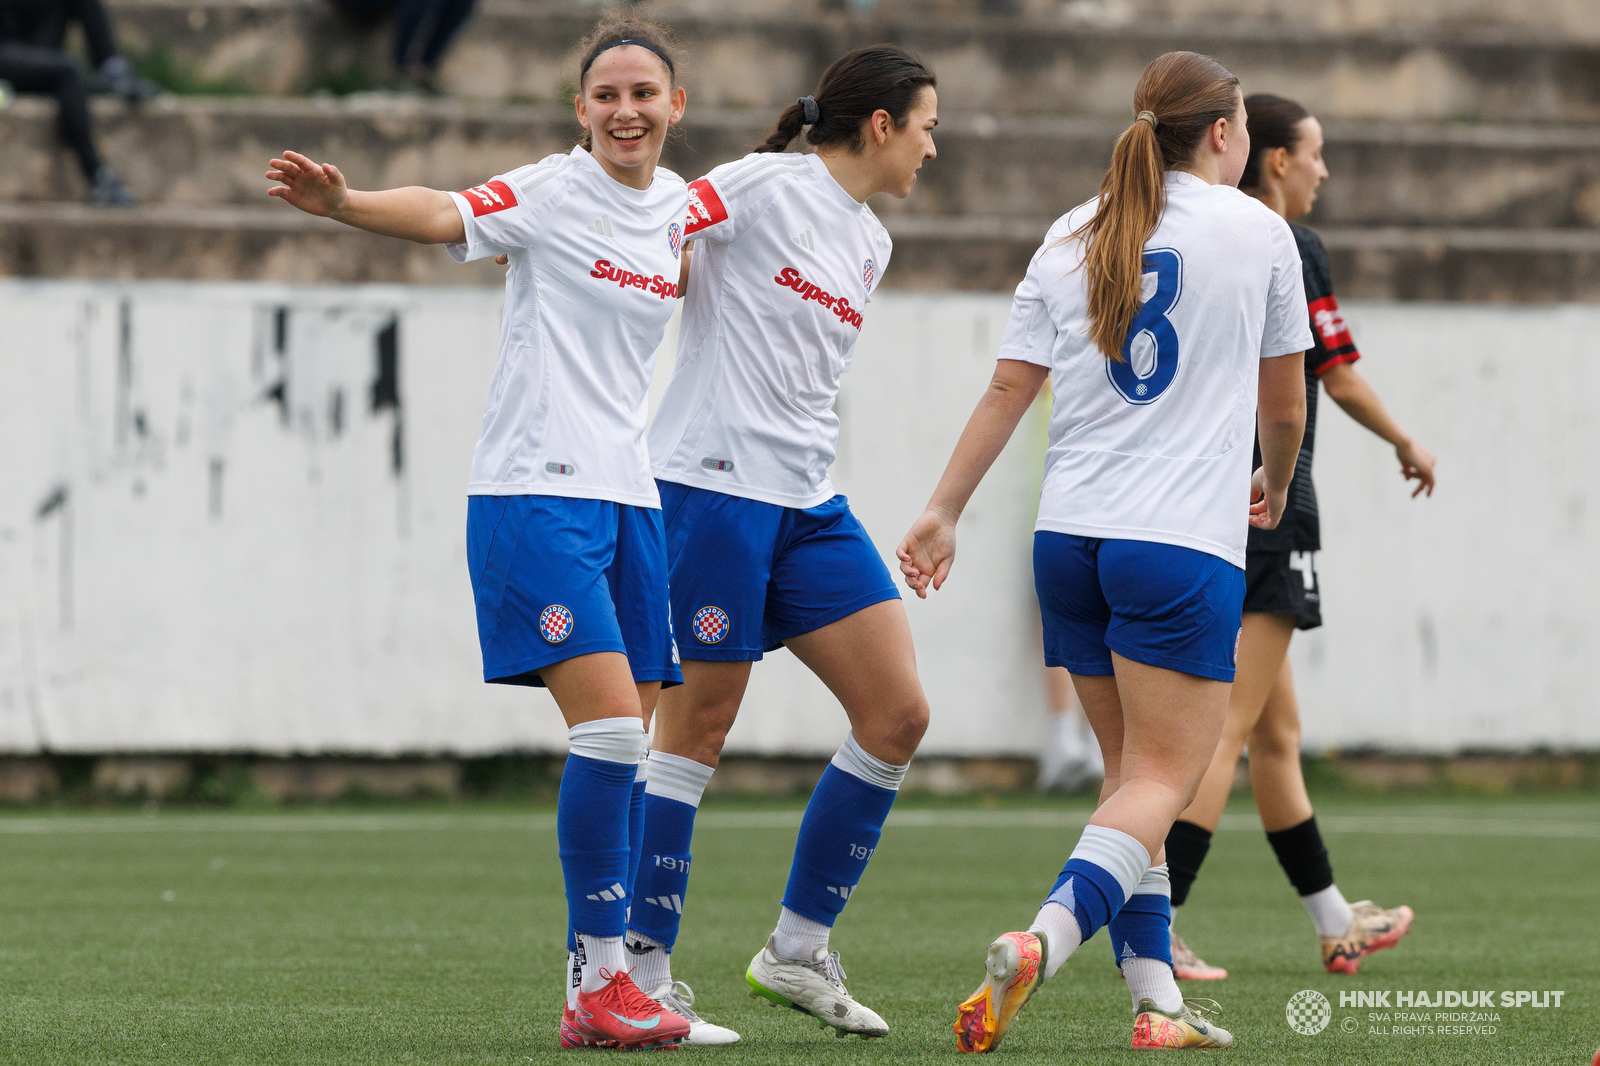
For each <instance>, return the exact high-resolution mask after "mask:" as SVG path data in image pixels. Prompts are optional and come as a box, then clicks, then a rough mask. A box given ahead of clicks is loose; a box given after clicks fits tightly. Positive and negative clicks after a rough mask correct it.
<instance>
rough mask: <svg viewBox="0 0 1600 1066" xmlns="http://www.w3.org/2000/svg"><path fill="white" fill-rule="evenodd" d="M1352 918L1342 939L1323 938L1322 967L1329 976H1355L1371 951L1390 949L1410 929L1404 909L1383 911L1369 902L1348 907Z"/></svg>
mask: <svg viewBox="0 0 1600 1066" xmlns="http://www.w3.org/2000/svg"><path fill="white" fill-rule="evenodd" d="M1350 910H1351V911H1352V912H1353V913H1354V915H1355V917H1354V918H1353V919H1352V920H1351V922H1350V928H1349V929H1348V930H1346V931H1345V933H1344V935H1343V936H1325V937H1323V938H1322V965H1323V967H1324V968H1326V969H1327V971H1328V972H1329V973H1355V972H1356V971H1357V970H1359V969H1360V968H1361V960H1362V959H1364V958H1366V957H1367V956H1368V955H1371V954H1372V953H1373V952H1374V951H1382V950H1383V949H1384V948H1392V947H1394V946H1395V945H1396V944H1398V943H1400V938H1401V937H1403V936H1405V935H1406V932H1407V931H1408V930H1409V929H1410V928H1411V919H1412V917H1413V915H1412V912H1411V908H1410V907H1407V906H1404V905H1402V906H1399V907H1395V908H1394V909H1393V910H1384V909H1383V908H1382V907H1380V906H1378V905H1377V904H1376V903H1373V902H1372V901H1371V900H1370V899H1364V900H1361V901H1360V902H1358V903H1352V904H1350Z"/></svg>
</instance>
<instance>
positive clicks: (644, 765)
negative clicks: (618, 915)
mask: <svg viewBox="0 0 1600 1066" xmlns="http://www.w3.org/2000/svg"><path fill="white" fill-rule="evenodd" d="M643 744H644V751H642V752H640V753H639V772H638V773H636V774H635V775H634V777H633V791H632V792H630V793H629V794H628V879H627V880H626V881H624V882H623V884H625V885H627V886H628V910H627V912H626V913H625V914H624V918H623V920H624V921H626V920H627V916H628V915H631V914H632V913H633V881H634V878H636V877H638V876H639V856H640V855H641V854H642V853H643V852H644V786H645V782H646V781H648V780H649V779H650V735H649V734H648V733H646V734H645V737H644V741H643Z"/></svg>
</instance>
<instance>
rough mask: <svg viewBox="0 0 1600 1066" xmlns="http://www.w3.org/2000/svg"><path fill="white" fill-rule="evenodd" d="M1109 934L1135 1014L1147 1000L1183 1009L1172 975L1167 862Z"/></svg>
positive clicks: (1138, 890) (1153, 870)
mask: <svg viewBox="0 0 1600 1066" xmlns="http://www.w3.org/2000/svg"><path fill="white" fill-rule="evenodd" d="M1107 931H1108V932H1109V933H1110V934H1111V948H1112V951H1113V953H1114V954H1115V955H1116V958H1117V966H1118V967H1119V968H1120V969H1121V970H1122V976H1123V977H1125V978H1126V979H1127V981H1128V994H1129V995H1130V996H1132V997H1133V1008H1134V1010H1138V1009H1139V1004H1140V1003H1142V1002H1143V1001H1145V1000H1149V1001H1150V1002H1152V1003H1154V1004H1155V1005H1156V1006H1157V1007H1159V1008H1160V1009H1162V1010H1165V1011H1175V1010H1177V1009H1178V1008H1179V1007H1181V1006H1183V994H1182V993H1181V992H1179V991H1178V982H1177V981H1175V980H1173V975H1172V882H1171V880H1170V879H1169V878H1168V876H1167V864H1166V863H1162V864H1161V865H1160V866H1152V867H1150V869H1148V870H1146V871H1145V872H1144V876H1143V877H1141V878H1140V879H1139V883H1138V884H1137V885H1135V886H1134V889H1133V894H1132V895H1131V896H1129V897H1128V902H1127V903H1125V904H1123V906H1122V910H1120V911H1118V912H1117V914H1116V916H1115V917H1114V918H1112V919H1111V924H1110V927H1109V928H1108V930H1107Z"/></svg>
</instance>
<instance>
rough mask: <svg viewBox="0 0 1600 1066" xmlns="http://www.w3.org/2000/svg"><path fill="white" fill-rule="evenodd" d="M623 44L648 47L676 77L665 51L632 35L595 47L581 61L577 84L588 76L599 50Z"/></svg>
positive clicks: (676, 74) (675, 71)
mask: <svg viewBox="0 0 1600 1066" xmlns="http://www.w3.org/2000/svg"><path fill="white" fill-rule="evenodd" d="M624 44H636V45H638V46H639V47H640V48H648V49H650V51H652V52H654V53H655V54H656V55H658V56H660V57H661V62H663V63H665V64H666V65H667V70H668V71H669V72H670V73H671V74H672V76H673V77H674V78H676V77H677V76H678V68H677V67H675V66H673V65H672V57H671V56H669V55H667V53H665V52H663V51H662V50H661V49H660V48H657V47H656V46H655V45H653V44H651V43H650V42H649V41H640V40H636V39H634V38H632V37H619V38H617V39H616V40H615V41H607V42H606V43H605V44H603V45H601V46H600V47H599V48H596V49H595V50H594V54H593V55H591V56H590V57H589V58H588V59H585V60H584V61H583V69H582V70H580V71H579V72H578V84H579V85H582V84H583V79H584V78H587V77H588V76H589V68H590V67H592V66H594V61H595V60H596V59H599V58H600V53H601V52H604V51H605V50H606V49H608V48H616V47H619V46H620V45H624Z"/></svg>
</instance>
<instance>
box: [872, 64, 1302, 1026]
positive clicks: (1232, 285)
mask: <svg viewBox="0 0 1600 1066" xmlns="http://www.w3.org/2000/svg"><path fill="white" fill-rule="evenodd" d="M1133 110H1134V113H1135V115H1136V117H1135V119H1134V121H1133V124H1132V125H1131V126H1129V127H1128V129H1127V131H1126V132H1124V133H1123V134H1122V136H1121V137H1120V138H1119V139H1118V140H1117V145H1116V148H1115V150H1114V152H1113V154H1112V162H1111V169H1110V171H1109V172H1108V173H1107V174H1106V177H1105V180H1104V181H1103V182H1102V183H1101V186H1100V195H1099V196H1098V197H1096V198H1095V199H1094V200H1091V201H1090V202H1088V203H1086V204H1084V205H1082V206H1080V207H1078V208H1076V209H1074V210H1073V211H1071V212H1069V213H1068V214H1067V215H1066V216H1064V217H1063V218H1062V219H1061V220H1060V221H1058V222H1057V223H1056V224H1055V225H1054V226H1053V227H1051V230H1050V232H1049V234H1048V235H1047V236H1046V238H1045V241H1044V245H1043V246H1042V247H1041V248H1040V249H1039V251H1038V252H1037V253H1036V254H1035V255H1034V258H1033V262H1032V264H1031V265H1030V266H1029V268H1028V273H1027V276H1026V277H1025V278H1024V279H1023V281H1022V284H1021V285H1019V286H1018V287H1017V293H1016V298H1015V301H1014V303H1013V305H1012V314H1011V320H1010V323H1009V324H1008V326H1007V329H1006V334H1005V338H1004V340H1003V341H1002V343H1001V346H1000V352H999V362H998V365H997V368H996V371H995V374H994V379H993V381H992V382H991V383H990V386H989V389H988V390H987V392H986V393H985V395H984V396H983V398H982V399H981V400H980V401H979V403H978V406H977V410H976V411H974V412H973V415H972V418H971V420H970V421H969V422H968V423H967V427H966V429H965V431H964V432H963V433H962V435H961V439H960V441H959V442H958V443H957V445H956V449H955V454H954V455H953V456H952V457H951V459H950V463H949V465H948V466H947V467H946V469H945V472H944V476H943V478H942V479H941V480H940V482H939V485H938V487H937V488H936V489H935V490H934V493H933V497H932V499H931V500H930V501H929V503H928V509H927V510H926V511H925V512H924V513H923V515H922V517H920V518H919V519H917V521H916V523H915V524H914V525H913V526H912V528H911V530H910V532H909V533H907V534H906V537H905V540H904V541H903V542H902V544H901V547H900V552H899V555H900V560H901V564H900V567H901V571H902V572H903V573H904V574H905V577H906V581H907V583H908V584H909V585H910V586H911V587H912V588H913V589H915V590H916V591H917V593H918V595H922V596H926V595H927V593H928V591H929V589H930V588H932V589H937V588H939V587H940V586H941V585H943V583H944V581H945V580H946V578H947V577H948V575H949V572H950V567H951V563H952V562H953V560H954V557H955V530H956V522H957V520H958V519H959V518H960V516H961V512H962V511H963V509H964V508H965V507H966V505H967V501H968V500H969V499H970V498H971V496H972V493H973V490H974V489H976V488H977V486H978V483H979V481H980V480H981V479H982V477H983V475H984V473H985V472H986V471H987V470H988V468H989V467H990V465H991V464H992V463H993V462H994V460H995V458H996V457H997V456H998V455H999V454H1000V450H1001V449H1002V448H1003V447H1004V445H1005V443H1006V441H1007V440H1008V439H1009V438H1010V436H1011V434H1012V432H1013V431H1014V430H1015V429H1016V426H1017V422H1018V421H1019V420H1020V419H1021V417H1022V414H1023V412H1025V411H1026V410H1027V409H1028V407H1029V405H1030V404H1032V402H1033V399H1034V397H1035V396H1036V395H1037V394H1038V392H1039V389H1040V387H1041V386H1042V385H1043V383H1044V380H1045V376H1046V375H1047V374H1048V375H1050V377H1051V393H1052V396H1053V410H1052V412H1051V420H1050V446H1049V450H1048V452H1047V453H1046V457H1045V475H1044V486H1043V490H1042V492H1041V496H1040V504H1039V518H1038V523H1037V525H1036V526H1035V533H1034V548H1033V559H1034V579H1035V583H1036V586H1037V589H1038V593H1039V605H1040V610H1041V613H1042V615H1043V622H1044V646H1045V662H1046V664H1047V665H1050V666H1064V667H1066V668H1067V670H1068V671H1069V672H1070V673H1071V675H1072V680H1073V685H1074V686H1075V687H1076V688H1077V690H1078V695H1079V698H1080V699H1081V700H1082V701H1083V707H1084V711H1085V714H1086V715H1087V717H1088V719H1089V721H1090V723H1091V724H1092V725H1093V726H1094V730H1095V735H1096V737H1097V738H1098V740H1099V742H1100V746H1101V751H1102V754H1103V755H1104V758H1105V765H1106V781H1105V787H1104V789H1103V790H1102V792H1101V801H1100V806H1099V808H1098V809H1097V810H1096V811H1095V813H1094V815H1093V817H1092V818H1091V819H1090V821H1089V825H1088V826H1087V827H1086V828H1085V829H1084V831H1083V835H1082V836H1081V837H1080V838H1079V840H1078V844H1077V846H1076V847H1075V848H1074V849H1073V851H1072V855H1071V857H1070V858H1069V859H1068V860H1067V863H1066V866H1065V867H1064V868H1063V869H1062V871H1061V874H1060V876H1059V877H1058V878H1057V879H1056V882H1055V884H1054V885H1053V886H1052V887H1051V889H1050V891H1049V893H1048V894H1047V895H1046V897H1045V901H1044V904H1043V906H1041V907H1040V909H1039V912H1038V914H1037V916H1036V917H1035V919H1034V922H1033V924H1032V925H1031V926H1030V927H1029V928H1028V929H1027V930H1025V931H1017V932H1010V933H1006V934H1004V935H1002V936H1001V937H999V938H998V939H997V940H995V941H994V942H993V943H992V944H991V945H990V946H989V951H988V957H987V960H986V966H985V970H986V973H985V978H984V980H983V983H982V984H980V985H979V986H978V989H977V990H976V991H975V992H974V993H973V994H972V995H971V996H970V997H968V999H967V1000H966V1002H964V1003H963V1004H962V1005H961V1007H960V1010H959V1012H958V1017H957V1021H956V1024H955V1030H956V1043H957V1047H958V1048H960V1050H962V1051H967V1052H983V1051H990V1050H993V1049H994V1047H995V1046H996V1045H998V1044H999V1042H1000V1039H1001V1038H1002V1037H1003V1036H1004V1035H1005V1032H1006V1029H1007V1027H1008V1026H1010V1025H1011V1023H1012V1022H1013V1020H1014V1019H1015V1018H1016V1015H1017V1012H1018V1011H1019V1010H1021V1008H1022V1006H1023V1004H1024V1003H1025V1002H1026V1001H1027V999H1028V997H1030V996H1031V995H1033V994H1034V992H1035V991H1037V989H1038V987H1039V986H1040V985H1041V984H1042V983H1043V982H1044V981H1046V980H1047V979H1048V978H1049V977H1051V976H1052V975H1053V974H1054V973H1055V972H1056V970H1057V969H1058V968H1059V967H1060V966H1061V964H1062V963H1063V962H1065V961H1066V959H1067V957H1068V956H1070V955H1071V954H1072V953H1073V952H1074V951H1075V950H1077V948H1078V946H1079V945H1080V944H1081V943H1083V942H1084V941H1086V940H1088V939H1089V938H1090V937H1091V936H1093V935H1094V934H1095V932H1096V931H1098V930H1099V929H1100V928H1101V927H1102V926H1109V932H1110V938H1111V944H1112V949H1113V951H1114V953H1115V955H1116V958H1117V962H1118V964H1119V965H1120V967H1121V969H1122V974H1123V976H1124V977H1126V978H1127V980H1128V988H1129V991H1130V992H1131V993H1132V1001H1133V1009H1134V1022H1133V1038H1132V1044H1133V1047H1135V1048H1184V1047H1188V1048H1217V1047H1227V1046H1228V1045H1229V1044H1230V1043H1231V1042H1232V1037H1231V1036H1230V1035H1229V1034H1228V1033H1227V1032H1226V1031H1225V1030H1223V1029H1222V1028H1220V1027H1219V1026H1217V1025H1216V1024H1215V1023H1213V1022H1211V1021H1209V1020H1207V1019H1205V1018H1203V1017H1201V1016H1200V1015H1199V1014H1197V1013H1196V1012H1195V1011H1193V1010H1191V1009H1190V1008H1189V1006H1188V1005H1187V1004H1186V1003H1185V1001H1184V1000H1183V998H1182V996H1181V995H1180V994H1179V992H1178V989H1177V985H1176V983H1175V982H1174V980H1173V975H1172V957H1171V952H1170V915H1171V912H1170V907H1169V902H1168V897H1169V891H1170V890H1169V887H1168V885H1169V882H1168V876H1167V867H1166V865H1165V863H1164V861H1163V857H1162V845H1163V842H1164V841H1165V840H1166V836H1167V831H1168V830H1169V829H1170V828H1171V826H1172V822H1173V819H1175V818H1176V817H1177V816H1178V813H1179V812H1180V811H1182V810H1183V809H1184V808H1185V807H1186V806H1188V804H1189V802H1190V801H1191V800H1192V799H1193V797H1194V794H1195V789H1196V788H1197V787H1198V786H1199V784H1200V780H1201V778H1202V776H1203V775H1204V774H1205V771H1206V767H1207V766H1208V765H1210V763H1211V756H1212V753H1213V752H1215V751H1216V747H1217V738H1218V736H1219V734H1220V733H1221V731H1222V723H1223V719H1224V717H1225V715H1226V712H1227V706H1228V688H1229V684H1230V682H1232V680H1233V675H1234V655H1235V649H1236V647H1237V641H1238V634H1239V617H1240V609H1241V604H1242V603H1243V599H1244V589H1245V579H1244V563H1245V539H1246V531H1247V529H1248V528H1249V527H1250V526H1256V527H1259V528H1263V529H1270V528H1272V527H1274V526H1276V525H1277V524H1278V521H1279V519H1280V517H1281V516H1282V515H1283V512H1284V508H1285V506H1286V504H1287V498H1288V491H1289V482H1290V479H1291V477H1292V476H1293V474H1294V463H1295V455H1296V453H1297V451H1298V450H1299V447H1300V434H1301V429H1302V425H1303V421H1304V415H1305V383H1304V379H1303V359H1302V353H1303V352H1304V351H1305V349H1307V348H1309V347H1310V346H1311V334H1310V330H1309V329H1308V327H1307V322H1306V316H1305V310H1304V308H1305V294H1304V290H1303V288H1302V283H1301V277H1300V261H1299V256H1298V255H1297V253H1296V251H1295V243H1294V237H1293V235H1292V234H1291V233H1290V232H1289V226H1288V224H1287V223H1285V222H1284V221H1283V219H1281V218H1280V217H1278V216H1277V215H1275V214H1273V212H1272V211H1270V210H1268V209H1267V208H1266V207H1264V206H1263V205H1262V204H1261V203H1260V202H1259V201H1257V200H1253V199H1251V198H1250V197H1248V196H1245V195H1244V194H1243V193H1241V192H1239V191H1238V189H1236V188H1234V186H1235V184H1236V183H1237V182H1238V180H1239V176H1240V174H1241V173H1242V172H1243V171H1244V167H1245V163H1246V162H1247V160H1248V158H1249V149H1250V143H1249V137H1248V134H1247V133H1246V130H1245V111H1244V104H1243V100H1242V98H1241V96H1240V92H1239V82H1238V79H1237V78H1235V77H1234V76H1233V75H1232V74H1230V73H1229V72H1228V71H1227V70H1226V69H1224V68H1223V67H1222V66H1221V65H1220V64H1218V63H1217V62H1216V61H1215V60H1212V59H1210V58H1208V57H1206V56H1201V55H1196V54H1195V53H1193V52H1169V53H1167V54H1166V55H1164V56H1161V57H1160V58H1159V59H1157V60H1156V61H1155V62H1153V63H1151V64H1150V65H1149V66H1148V67H1146V68H1145V71H1144V74H1143V75H1142V76H1141V77H1140V79H1139V84H1138V86H1137V87H1136V89H1135V90H1134V107H1133ZM1252 423H1254V424H1255V428H1256V429H1257V431H1258V433H1259V437H1260V441H1261V465H1260V467H1259V468H1258V469H1257V470H1256V471H1255V474H1254V475H1253V476H1252V473H1251V455H1250V440H1251V436H1252V434H1251V429H1252ZM994 858H995V859H996V860H998V858H999V857H998V856H995V857H994ZM996 865H997V868H1000V869H1003V866H1002V865H1000V864H999V863H998V862H997V864H996Z"/></svg>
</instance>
